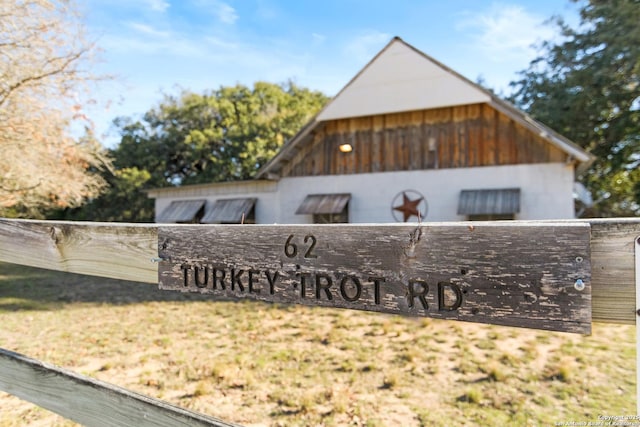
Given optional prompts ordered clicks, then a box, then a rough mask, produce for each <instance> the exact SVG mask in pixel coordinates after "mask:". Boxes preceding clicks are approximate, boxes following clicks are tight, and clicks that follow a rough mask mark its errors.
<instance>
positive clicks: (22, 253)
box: [0, 218, 640, 324]
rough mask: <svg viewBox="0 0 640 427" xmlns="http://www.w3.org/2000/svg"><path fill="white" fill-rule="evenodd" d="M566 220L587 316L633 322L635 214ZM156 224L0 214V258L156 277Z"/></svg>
mask: <svg viewBox="0 0 640 427" xmlns="http://www.w3.org/2000/svg"><path fill="white" fill-rule="evenodd" d="M567 222H570V223H574V222H578V223H587V224H591V263H592V307H593V309H592V318H593V321H594V322H611V323H623V324H635V319H636V314H635V269H634V258H633V257H634V254H633V241H634V238H636V237H637V236H640V218H626V219H625V218H611V219H590V220H578V221H572V220H570V221H567ZM536 223H539V224H542V225H544V224H546V222H544V221H542V222H536ZM156 227H157V226H156V225H144V226H141V225H134V224H113V223H109V224H99V223H85V222H56V221H28V220H7V219H0V261H4V262H10V263H15V264H22V265H29V266H34V267H40V268H48V269H52V270H61V271H67V272H71V273H80V274H89V275H95V276H102V277H112V278H118V279H124V280H133V281H139V282H147V283H157V282H158V276H157V274H158V273H157V271H158V270H157V264H153V263H151V262H149V260H150V258H153V257H156V256H157V231H156ZM347 227H349V226H347ZM374 227H385V226H384V225H380V226H374ZM56 229H57V230H59V231H57V232H56V231H55V230H56ZM53 235H57V239H58V241H57V243H56V237H55V236H53ZM68 242H70V243H68ZM69 245H71V246H69ZM69 248H71V249H69Z"/></svg>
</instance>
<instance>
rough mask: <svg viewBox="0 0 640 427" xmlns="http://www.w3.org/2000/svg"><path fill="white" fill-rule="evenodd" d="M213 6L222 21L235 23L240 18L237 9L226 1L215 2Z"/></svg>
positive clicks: (230, 23)
mask: <svg viewBox="0 0 640 427" xmlns="http://www.w3.org/2000/svg"><path fill="white" fill-rule="evenodd" d="M213 6H214V7H215V8H216V10H215V14H216V16H217V17H218V19H219V20H220V22H222V23H224V24H229V25H233V24H234V23H235V22H236V21H237V20H238V14H237V13H236V10H235V9H234V8H233V7H231V6H229V5H228V4H226V3H224V2H215V4H214V5H213Z"/></svg>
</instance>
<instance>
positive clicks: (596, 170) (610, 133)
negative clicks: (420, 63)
mask: <svg viewBox="0 0 640 427" xmlns="http://www.w3.org/2000/svg"><path fill="white" fill-rule="evenodd" d="M573 1H576V2H577V0H573ZM581 3H582V4H581V7H580V18H581V23H580V25H579V26H578V28H575V29H574V28H571V27H570V26H569V25H568V24H567V23H566V22H565V21H563V20H562V19H561V18H555V19H554V22H555V23H556V24H557V25H558V26H559V28H560V30H561V34H562V36H563V38H562V41H561V42H558V43H553V42H546V43H544V44H543V45H542V55H541V56H540V57H539V58H537V59H536V60H534V61H532V62H531V63H530V65H529V68H528V69H527V70H525V71H523V72H522V73H521V77H522V78H521V79H520V80H518V81H516V82H513V83H512V86H513V87H514V88H515V89H516V90H515V92H514V94H513V95H512V98H511V101H512V102H514V103H515V104H517V105H518V106H520V107H521V108H523V109H525V110H526V111H528V112H529V114H531V115H532V116H533V117H535V118H536V119H538V120H540V121H541V122H543V123H546V124H547V125H549V126H551V127H552V128H554V129H555V130H557V131H558V132H560V133H561V134H563V135H565V136H567V137H568V138H570V139H571V140H573V141H575V142H576V143H578V144H580V145H581V146H582V147H584V148H585V149H586V150H587V151H589V152H591V153H592V154H594V155H595V156H596V160H595V162H594V163H593V164H592V165H591V167H590V168H589V170H588V171H586V172H585V173H583V175H582V176H581V177H579V178H580V179H581V180H582V181H583V183H584V184H585V185H586V186H587V188H588V189H589V190H591V192H592V195H593V198H594V200H595V204H594V206H593V207H592V208H590V209H588V210H587V211H586V212H585V215H586V216H637V215H640V173H638V167H639V166H640V25H638V23H639V22H640V1H638V0H590V1H587V2H581Z"/></svg>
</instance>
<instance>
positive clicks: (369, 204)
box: [150, 163, 574, 224]
mask: <svg viewBox="0 0 640 427" xmlns="http://www.w3.org/2000/svg"><path fill="white" fill-rule="evenodd" d="M573 177H574V172H573V166H571V165H565V164H564V163H547V164H534V165H509V166H485V167H475V168H456V169H441V170H421V171H400V172H385V173H368V174H354V175H328V176H315V177H309V176H307V177H289V178H283V179H281V180H280V181H277V182H275V181H258V183H259V185H255V184H254V182H252V181H249V182H244V183H234V184H233V185H230V184H218V185H215V184H212V185H206V186H193V187H185V188H181V189H180V188H177V189H171V190H169V189H166V190H156V192H153V194H150V195H151V196H152V197H156V215H157V213H158V212H161V211H162V210H163V209H165V208H166V207H167V206H168V205H169V203H170V202H171V201H173V200H185V199H206V200H207V203H213V202H214V201H215V200H216V199H221V198H235V197H256V198H257V199H258V201H257V203H256V207H255V209H256V223H258V224H274V223H280V224H304V223H311V222H312V216H311V215H296V214H295V212H296V210H297V209H298V207H299V206H300V204H301V203H302V202H303V200H304V199H305V197H306V196H307V195H309V194H327V193H351V201H350V202H349V222H351V223H386V222H395V220H394V218H393V215H392V210H391V209H392V207H391V204H392V201H393V198H394V197H395V196H396V195H397V194H398V193H400V192H402V191H404V190H415V191H418V192H420V193H421V194H422V195H423V196H424V197H425V198H426V200H427V203H428V212H427V216H426V218H424V221H459V220H465V219H466V217H465V216H462V215H457V208H458V199H459V196H460V191H461V190H474V189H492V188H493V189H497V188H515V187H518V188H520V189H521V200H520V213H519V214H517V215H516V219H523V220H525V219H566V218H573V217H574V206H573V196H572V195H573ZM194 187H195V188H194ZM412 220H414V221H415V220H416V218H415V217H414V218H412Z"/></svg>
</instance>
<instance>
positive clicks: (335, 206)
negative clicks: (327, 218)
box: [296, 193, 351, 215]
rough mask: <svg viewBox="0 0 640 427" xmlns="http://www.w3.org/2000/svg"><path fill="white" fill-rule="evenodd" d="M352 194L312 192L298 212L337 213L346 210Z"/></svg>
mask: <svg viewBox="0 0 640 427" xmlns="http://www.w3.org/2000/svg"><path fill="white" fill-rule="evenodd" d="M350 199H351V194H349V193H343V194H310V195H308V196H307V197H306V198H305V199H304V201H303V202H302V204H301V205H300V207H299V208H298V210H297V211H296V214H299V215H301V214H302V215H304V214H307V215H308V214H337V213H340V212H342V211H344V208H345V207H346V206H347V203H349V200H350Z"/></svg>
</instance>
